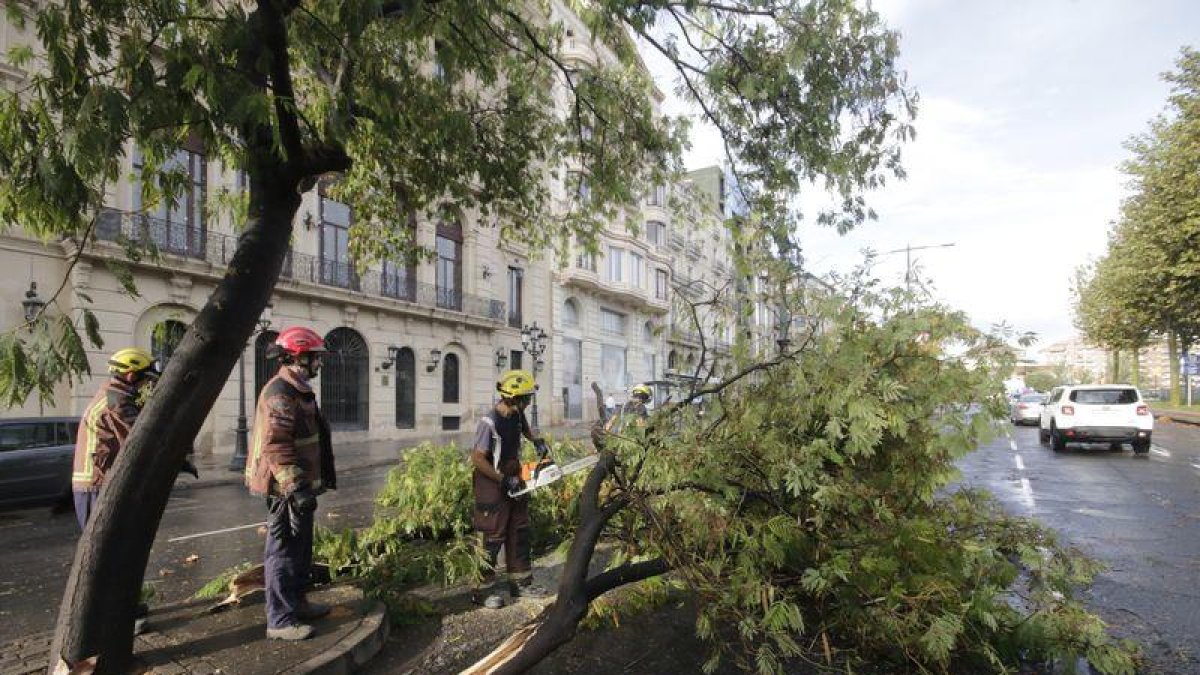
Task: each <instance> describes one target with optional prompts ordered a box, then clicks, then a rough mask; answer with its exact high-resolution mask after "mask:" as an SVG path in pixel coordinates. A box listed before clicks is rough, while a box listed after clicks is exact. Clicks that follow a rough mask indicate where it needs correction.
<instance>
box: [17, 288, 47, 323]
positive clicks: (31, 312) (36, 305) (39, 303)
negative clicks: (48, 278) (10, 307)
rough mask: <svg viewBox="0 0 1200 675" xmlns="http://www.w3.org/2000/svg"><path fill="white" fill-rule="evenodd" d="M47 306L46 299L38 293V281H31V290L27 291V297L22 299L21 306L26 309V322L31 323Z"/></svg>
mask: <svg viewBox="0 0 1200 675" xmlns="http://www.w3.org/2000/svg"><path fill="white" fill-rule="evenodd" d="M45 306H46V301H45V300H42V298H41V296H39V295H38V292H37V282H36V281H31V282H29V290H27V291H25V299H24V300H22V301H21V307H22V308H23V309H24V310H25V322H26V323H30V322H32V321H33V320H34V319H36V318H37V315H38V314H39V313H40V312H41V311H42V308H43V307H45Z"/></svg>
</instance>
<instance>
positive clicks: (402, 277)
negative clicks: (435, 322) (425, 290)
mask: <svg viewBox="0 0 1200 675" xmlns="http://www.w3.org/2000/svg"><path fill="white" fill-rule="evenodd" d="M403 217H404V216H403V209H401V218H403ZM401 228H402V230H403V231H404V233H405V234H406V235H407V239H408V243H409V244H410V245H411V246H413V247H415V246H416V243H417V220H416V218H415V217H414V216H412V215H411V214H410V215H409V216H408V218H407V222H406V223H405V224H404V225H402V226H401ZM380 283H381V285H382V291H383V294H384V295H386V296H388V297H391V298H396V299H398V300H407V301H409V302H416V300H417V266H416V264H415V262H414V261H413V260H412V259H411V258H409V259H406V260H404V262H403V263H398V262H393V261H391V260H384V261H383V275H382V279H381V280H380Z"/></svg>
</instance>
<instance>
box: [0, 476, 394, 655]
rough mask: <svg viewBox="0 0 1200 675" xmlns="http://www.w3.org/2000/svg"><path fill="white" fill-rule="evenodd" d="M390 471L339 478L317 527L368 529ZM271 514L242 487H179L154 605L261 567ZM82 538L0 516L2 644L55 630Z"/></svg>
mask: <svg viewBox="0 0 1200 675" xmlns="http://www.w3.org/2000/svg"><path fill="white" fill-rule="evenodd" d="M387 471H388V467H386V466H383V467H373V468H365V469H351V470H346V471H339V472H338V486H339V489H338V490H336V491H333V492H329V493H326V494H325V495H323V496H322V497H321V499H320V507H319V510H318V511H317V523H318V524H319V525H324V526H325V527H345V526H361V525H366V524H368V523H369V522H370V520H371V515H372V513H373V509H374V497H375V494H376V493H377V492H378V491H379V489H380V488H381V487H383V485H384V483H385V482H386V477H387ZM185 480H187V479H181V481H180V482H181V483H182V482H183V481H185ZM265 515H266V507H265V506H264V504H263V501H262V500H261V499H258V498H255V497H251V496H250V495H249V494H248V493H247V492H246V489H245V488H244V487H241V486H240V485H213V486H209V487H201V488H193V489H186V488H185V489H178V488H177V489H176V491H175V493H174V494H172V496H171V499H170V501H169V502H168V503H167V510H166V512H165V513H164V514H163V518H162V524H161V526H160V527H159V531H158V536H157V538H156V539H155V542H154V548H153V549H152V550H151V553H150V562H149V565H148V566H147V567H146V581H147V582H148V583H150V584H151V585H153V586H154V588H155V591H156V595H155V597H154V599H153V600H151V606H152V607H153V605H158V604H166V603H174V602H179V601H182V600H186V599H188V598H189V597H191V596H192V594H193V593H195V592H196V590H197V589H199V588H200V587H201V586H203V585H204V584H205V583H207V582H208V581H210V580H211V579H213V578H214V577H216V576H217V575H218V574H220V573H221V572H223V571H225V570H226V569H228V568H230V567H232V566H233V565H236V564H238V563H240V562H243V561H247V560H250V561H256V562H257V561H261V560H262V549H263V536H264V535H263V533H262V532H259V524H260V523H261V522H262V521H263V520H264V518H265ZM78 538H79V526H78V525H77V524H76V523H75V516H74V514H73V513H69V514H63V515H61V516H51V515H50V509H49V508H48V507H41V508H34V509H22V510H14V511H0V570H3V574H0V643H4V642H7V641H9V640H12V639H15V638H18V637H22V636H25V635H29V634H32V633H38V632H41V631H46V630H51V629H53V628H54V620H55V617H56V616H57V614H58V609H59V601H60V599H61V597H62V590H63V587H64V585H65V584H66V580H67V575H68V573H69V572H70V570H71V561H72V557H73V556H74V553H75V542H76V541H77V540H78ZM192 556H195V557H194V558H193V557H192ZM189 560H190V562H189ZM260 610H261V607H260Z"/></svg>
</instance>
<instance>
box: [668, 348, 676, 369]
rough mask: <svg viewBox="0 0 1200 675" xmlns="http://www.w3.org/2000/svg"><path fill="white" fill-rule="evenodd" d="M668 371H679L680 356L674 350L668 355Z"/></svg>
mask: <svg viewBox="0 0 1200 675" xmlns="http://www.w3.org/2000/svg"><path fill="white" fill-rule="evenodd" d="M667 369H668V370H678V369H679V355H678V354H676V353H675V350H674V349H672V350H671V352H670V353H669V354H667Z"/></svg>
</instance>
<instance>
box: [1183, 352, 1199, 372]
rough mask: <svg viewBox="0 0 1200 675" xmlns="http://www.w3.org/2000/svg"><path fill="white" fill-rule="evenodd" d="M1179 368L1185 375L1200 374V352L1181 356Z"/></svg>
mask: <svg viewBox="0 0 1200 675" xmlns="http://www.w3.org/2000/svg"><path fill="white" fill-rule="evenodd" d="M1179 369H1180V370H1181V371H1183V374H1184V375H1200V354H1188V355H1186V356H1180V357H1179Z"/></svg>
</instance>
